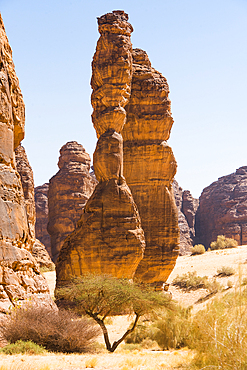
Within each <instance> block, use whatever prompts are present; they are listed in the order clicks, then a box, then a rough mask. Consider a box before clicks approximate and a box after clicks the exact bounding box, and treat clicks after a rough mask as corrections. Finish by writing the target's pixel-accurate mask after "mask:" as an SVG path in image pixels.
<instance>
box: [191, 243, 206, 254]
mask: <svg viewBox="0 0 247 370" xmlns="http://www.w3.org/2000/svg"><path fill="white" fill-rule="evenodd" d="M205 252H206V250H205V247H204V245H203V244H196V245H194V247H192V248H191V255H192V256H196V255H198V254H203V253H205Z"/></svg>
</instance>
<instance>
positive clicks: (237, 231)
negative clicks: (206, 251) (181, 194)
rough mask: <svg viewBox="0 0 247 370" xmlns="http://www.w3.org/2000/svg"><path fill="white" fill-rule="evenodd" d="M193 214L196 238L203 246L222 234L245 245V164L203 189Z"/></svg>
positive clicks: (246, 225)
mask: <svg viewBox="0 0 247 370" xmlns="http://www.w3.org/2000/svg"><path fill="white" fill-rule="evenodd" d="M199 202H200V203H199V208H198V210H197V214H196V241H197V243H202V244H204V245H205V247H206V248H208V247H209V246H210V243H211V242H212V241H214V240H216V239H217V235H225V236H226V237H228V238H233V239H235V240H237V242H238V244H239V245H245V244H247V166H244V167H240V168H239V169H237V170H236V172H235V173H232V174H230V175H227V176H223V177H220V178H219V179H218V181H215V182H213V183H212V184H211V185H209V186H208V187H207V188H205V189H204V190H203V192H202V194H201V196H200V199H199Z"/></svg>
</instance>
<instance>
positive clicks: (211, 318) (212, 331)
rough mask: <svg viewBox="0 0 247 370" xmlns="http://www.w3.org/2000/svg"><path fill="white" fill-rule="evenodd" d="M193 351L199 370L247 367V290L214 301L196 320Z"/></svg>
mask: <svg viewBox="0 0 247 370" xmlns="http://www.w3.org/2000/svg"><path fill="white" fill-rule="evenodd" d="M190 348H192V349H195V350H196V357H195V361H194V364H195V366H196V368H199V369H201V368H215V369H224V370H230V369H231V370H232V369H234V370H242V369H246V368H247V290H246V289H245V290H243V291H242V290H241V287H240V290H239V291H238V292H235V293H228V294H226V295H225V296H223V297H221V298H220V299H216V300H214V301H213V302H212V303H211V304H210V305H209V306H208V307H207V308H206V309H205V310H203V311H200V312H198V313H197V314H196V315H195V317H194V318H193V320H192V324H191V332H190Z"/></svg>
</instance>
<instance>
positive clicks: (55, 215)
mask: <svg viewBox="0 0 247 370" xmlns="http://www.w3.org/2000/svg"><path fill="white" fill-rule="evenodd" d="M90 164H91V158H90V156H89V154H88V153H87V152H86V150H85V149H84V148H83V146H82V145H81V144H79V143H77V142H76V141H69V142H68V143H66V144H65V145H63V146H62V148H61V149H60V157H59V161H58V167H59V171H58V172H57V173H56V175H54V176H53V177H52V178H51V179H50V181H49V191H48V208H49V222H48V227H47V229H48V232H49V234H50V236H51V252H52V259H53V261H54V262H56V260H57V257H58V255H59V252H60V250H61V248H62V245H63V243H64V240H65V239H66V237H67V236H68V235H69V234H70V233H72V231H74V230H75V228H76V224H77V221H78V220H79V219H80V216H81V214H82V211H83V208H84V206H85V204H86V202H87V200H88V199H89V197H90V196H91V194H92V193H93V190H94V188H95V186H96V184H97V181H96V179H95V177H94V176H92V175H91V174H90V172H89V171H90Z"/></svg>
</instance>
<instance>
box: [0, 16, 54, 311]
mask: <svg viewBox="0 0 247 370" xmlns="http://www.w3.org/2000/svg"><path fill="white" fill-rule="evenodd" d="M24 126H25V106H24V102H23V97H22V94H21V90H20V87H19V81H18V78H17V76H16V73H15V68H14V63H13V60H12V50H11V48H10V46H9V42H8V39H7V36H6V33H5V29H4V25H3V21H2V18H1V15H0V219H1V223H0V312H1V313H6V312H7V311H8V309H9V308H10V307H12V306H15V305H18V304H19V303H20V302H23V301H24V300H25V299H30V298H31V299H32V300H33V301H36V302H41V303H42V304H47V305H49V306H50V307H52V306H54V303H53V302H52V300H51V298H50V295H49V288H48V285H47V283H46V280H45V279H44V278H43V277H42V275H41V274H40V272H39V269H38V265H37V263H36V261H35V259H34V257H33V256H32V254H31V253H30V252H29V251H32V246H33V243H34V239H33V238H32V233H31V231H30V228H29V223H28V219H27V213H28V212H27V208H26V202H25V198H24V193H23V188H22V185H21V178H20V175H19V174H18V172H17V170H16V162H15V154H14V149H16V148H17V147H18V145H19V144H20V142H21V140H22V139H23V137H24ZM30 215H31V212H30ZM30 220H31V219H30Z"/></svg>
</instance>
